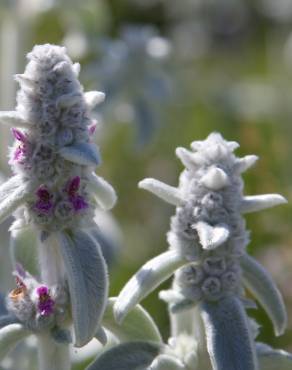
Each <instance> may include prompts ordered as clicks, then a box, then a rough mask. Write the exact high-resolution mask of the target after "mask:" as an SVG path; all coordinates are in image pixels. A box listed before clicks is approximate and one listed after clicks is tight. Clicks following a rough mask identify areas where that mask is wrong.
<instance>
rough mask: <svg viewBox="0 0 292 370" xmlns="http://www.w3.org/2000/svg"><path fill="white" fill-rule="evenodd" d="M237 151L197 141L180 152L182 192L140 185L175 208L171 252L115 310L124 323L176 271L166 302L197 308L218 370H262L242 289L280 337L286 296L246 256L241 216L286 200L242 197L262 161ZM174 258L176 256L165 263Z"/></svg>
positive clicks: (141, 274)
mask: <svg viewBox="0 0 292 370" xmlns="http://www.w3.org/2000/svg"><path fill="white" fill-rule="evenodd" d="M237 147H238V144H237V143H235V142H227V141H225V140H224V139H223V138H222V136H221V135H220V134H218V133H212V134H210V135H209V136H208V138H207V139H206V140H205V141H198V142H193V143H192V145H191V148H192V150H191V151H190V150H186V149H184V148H178V149H177V150H176V154H177V156H178V157H179V158H180V159H181V161H182V163H183V164H184V165H185V167H186V169H185V170H184V171H183V172H182V174H181V176H180V179H179V186H178V187H177V188H175V187H172V186H169V185H166V184H163V183H161V182H160V181H157V180H154V179H145V180H143V181H141V182H140V183H139V186H140V187H142V188H144V189H146V190H150V191H151V192H152V193H154V194H156V195H157V196H158V197H159V198H162V199H164V200H165V201H167V202H168V203H171V204H173V205H176V206H177V208H176V214H175V215H174V216H173V217H172V219H171V230H170V231H169V233H168V235H167V237H168V242H169V244H170V251H169V252H166V253H163V254H162V255H160V256H158V257H155V258H154V259H152V260H151V261H149V262H148V263H146V264H145V265H144V266H143V267H142V268H141V269H140V270H139V271H138V273H136V274H135V275H134V276H133V277H132V278H131V279H130V281H129V282H128V283H127V284H126V286H125V287H124V288H123V289H122V291H121V293H120V295H119V297H118V300H117V302H116V303H115V307H114V309H115V315H116V318H117V320H119V321H121V320H122V319H123V318H124V317H125V316H126V315H127V313H128V312H129V311H130V310H131V309H132V308H133V307H134V306H135V305H136V304H137V303H139V301H140V300H141V299H143V298H144V297H145V296H146V295H147V294H149V293H150V292H151V291H152V290H153V289H154V288H156V287H157V286H158V284H160V283H161V282H162V281H164V280H166V279H167V278H168V277H169V276H170V275H171V274H172V273H175V279H174V284H173V289H172V290H170V291H166V292H162V293H161V295H160V296H161V298H162V299H164V300H166V301H167V302H168V303H169V307H170V311H171V313H172V314H173V315H179V314H180V313H181V312H184V310H190V309H193V307H194V306H195V305H196V306H197V308H198V310H199V312H200V315H201V318H202V322H203V324H204V327H205V334H206V338H207V347H208V352H209V355H210V359H211V363H212V366H213V369H216V370H231V369H238V370H239V369H244V370H256V369H257V360H256V349H255V346H254V341H253V338H252V335H251V332H250V326H249V320H248V318H247V315H246V312H245V307H246V302H247V300H246V298H245V297H244V292H245V291H244V288H247V289H249V290H251V292H252V293H253V294H254V296H255V298H256V299H258V301H259V302H260V304H261V305H262V306H263V308H264V309H265V310H266V311H267V313H268V315H269V317H270V318H271V320H272V322H273V324H274V328H275V333H276V334H277V335H279V334H282V333H283V332H284V330H285V328H286V324H287V317H286V311H285V307H284V304H283V300H282V297H281V294H280V292H279V291H278V289H277V287H276V286H275V284H274V282H273V281H272V279H271V278H270V277H269V275H268V274H267V272H266V271H265V270H264V269H263V268H261V266H260V265H259V264H258V263H257V262H256V261H255V260H253V259H252V258H250V257H249V256H248V255H247V254H246V245H247V244H248V242H249V234H248V232H247V230H246V228H245V222H244V219H243V218H242V214H243V213H247V212H253V211H257V210H260V209H264V208H268V207H272V206H275V205H277V204H281V203H285V202H286V200H285V199H284V198H283V197H282V196H281V195H278V194H267V195H259V196H247V197H245V196H244V195H243V193H242V189H243V181H242V179H241V177H240V174H241V173H242V172H244V171H245V170H246V169H248V168H249V167H250V166H251V165H252V164H253V163H254V162H255V161H256V159H257V157H256V156H246V157H244V158H237V157H236V156H235V155H234V153H233V151H234V150H235V149H236V148H237ZM180 200H181V201H180ZM168 254H169V256H170V257H171V258H168V257H167V258H166V256H168ZM174 261H177V262H176V263H173V262H174ZM235 332H236V333H237V335H236V336H234V333H235ZM222 338H223V339H222Z"/></svg>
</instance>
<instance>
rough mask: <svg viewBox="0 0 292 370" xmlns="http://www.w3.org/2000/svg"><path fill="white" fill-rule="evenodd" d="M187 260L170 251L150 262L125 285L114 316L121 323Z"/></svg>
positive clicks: (115, 306)
mask: <svg viewBox="0 0 292 370" xmlns="http://www.w3.org/2000/svg"><path fill="white" fill-rule="evenodd" d="M185 263H186V260H185V259H184V258H183V256H182V255H180V254H179V253H177V252H175V251H168V252H165V253H162V254H160V255H159V256H157V257H155V258H153V259H152V260H150V261H148V262H147V263H146V264H145V265H144V266H143V267H142V268H141V269H140V270H139V271H138V272H137V273H136V274H135V275H134V276H133V277H132V278H131V279H130V280H129V281H128V283H127V284H126V285H125V287H124V288H123V289H122V291H121V293H120V294H119V296H118V299H117V302H116V303H115V305H114V314H115V318H116V320H117V321H118V322H121V321H122V320H123V319H124V317H125V316H126V315H127V313H128V312H129V311H130V310H131V309H132V308H133V307H135V305H136V304H137V303H139V302H140V301H141V300H142V299H143V298H144V297H146V296H147V295H148V294H149V293H151V292H152V291H153V290H154V289H155V288H156V287H158V285H160V284H161V283H162V282H163V281H165V280H166V279H168V278H169V277H170V276H171V275H172V274H173V273H174V272H175V271H176V270H177V269H178V268H179V267H181V266H183V265H184V264H185Z"/></svg>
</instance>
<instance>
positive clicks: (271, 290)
mask: <svg viewBox="0 0 292 370" xmlns="http://www.w3.org/2000/svg"><path fill="white" fill-rule="evenodd" d="M240 265H241V268H242V271H243V282H244V285H245V286H246V287H247V288H248V289H249V290H250V291H251V292H252V294H253V295H254V296H255V298H256V299H257V300H258V301H259V302H260V304H261V305H262V306H263V308H264V309H265V311H266V312H267V314H268V315H269V317H270V319H271V321H272V323H273V325H274V331H275V334H276V335H281V334H283V332H284V331H285V329H286V326H287V312H286V308H285V305H284V302H283V298H282V295H281V293H280V291H279V289H278V288H277V286H276V284H275V283H274V281H273V279H272V277H271V276H270V274H269V273H268V271H266V269H265V268H264V267H263V266H261V265H260V264H259V263H258V262H257V261H256V260H255V259H254V258H252V257H250V256H248V255H247V254H244V255H243V256H242V257H241V259H240Z"/></svg>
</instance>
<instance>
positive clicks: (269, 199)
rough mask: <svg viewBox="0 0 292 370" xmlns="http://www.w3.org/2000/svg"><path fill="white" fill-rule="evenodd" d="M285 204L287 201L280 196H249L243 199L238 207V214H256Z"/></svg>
mask: <svg viewBox="0 0 292 370" xmlns="http://www.w3.org/2000/svg"><path fill="white" fill-rule="evenodd" d="M285 203H288V201H287V199H286V198H284V197H283V196H282V195H280V194H263V195H250V196H245V197H244V198H243V200H242V202H241V205H240V212H241V213H250V212H257V211H261V210H263V209H266V208H271V207H275V206H277V205H280V204H285Z"/></svg>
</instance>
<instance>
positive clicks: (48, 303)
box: [36, 285, 55, 316]
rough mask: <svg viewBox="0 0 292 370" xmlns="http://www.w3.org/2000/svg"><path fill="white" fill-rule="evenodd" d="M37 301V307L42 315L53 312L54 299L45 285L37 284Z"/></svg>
mask: <svg viewBox="0 0 292 370" xmlns="http://www.w3.org/2000/svg"><path fill="white" fill-rule="evenodd" d="M36 291H37V294H38V296H39V301H38V304H37V309H38V311H39V312H40V314H41V315H42V316H49V315H51V314H52V313H53V312H54V306H55V301H54V300H53V299H52V298H51V296H50V294H49V293H50V292H49V289H48V287H46V286H45V285H41V286H39V287H38V288H37V289H36Z"/></svg>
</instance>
